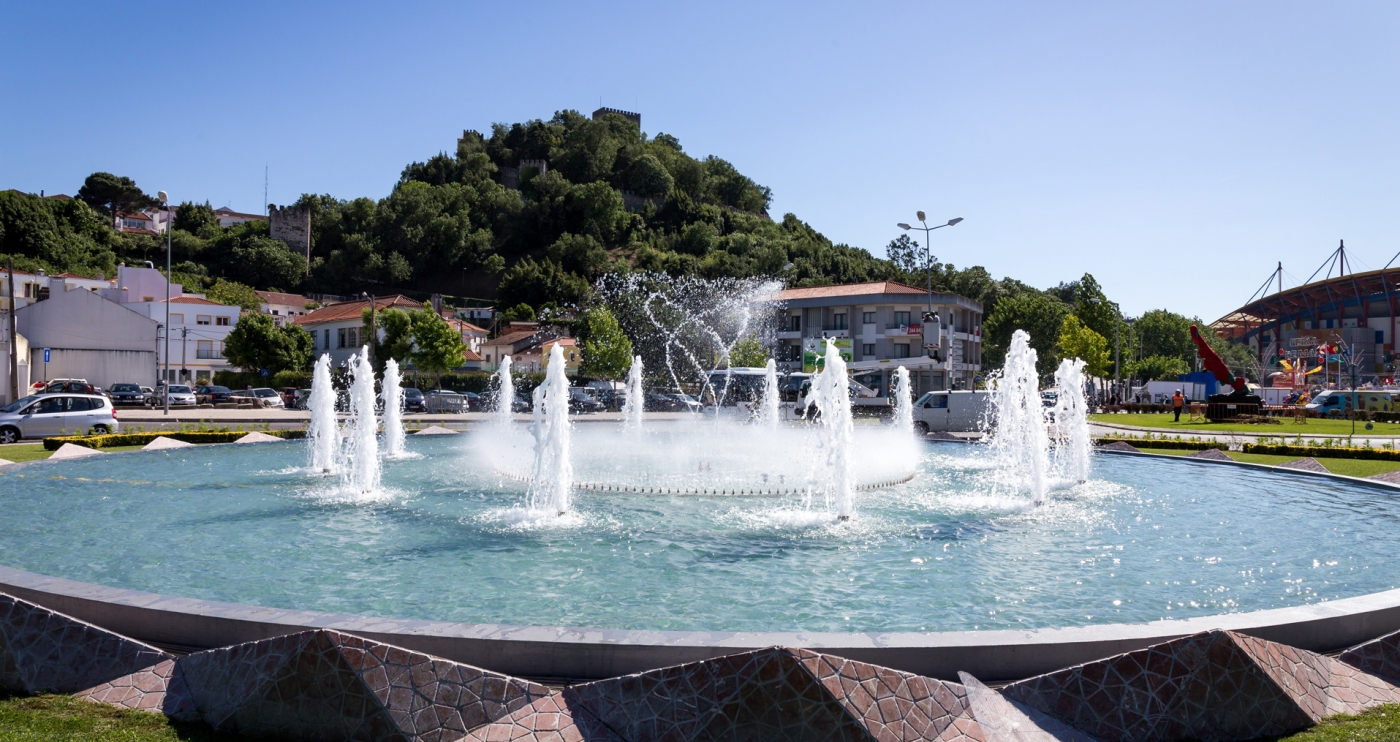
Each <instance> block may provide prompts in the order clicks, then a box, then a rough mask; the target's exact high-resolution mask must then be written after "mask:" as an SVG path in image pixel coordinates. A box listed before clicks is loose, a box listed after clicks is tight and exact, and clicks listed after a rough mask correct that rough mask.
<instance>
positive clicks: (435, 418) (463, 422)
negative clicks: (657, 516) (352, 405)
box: [117, 407, 690, 430]
mask: <svg viewBox="0 0 1400 742" xmlns="http://www.w3.org/2000/svg"><path fill="white" fill-rule="evenodd" d="M337 417H338V418H339V419H342V420H343V419H345V418H346V417H347V415H345V414H344V413H340V414H338V415H337ZM494 417H495V413H493V412H464V413H461V414H451V413H442V414H422V413H405V414H404V416H403V421H404V422H405V423H408V424H414V423H418V424H422V425H423V426H424V427H426V426H428V425H440V426H442V427H445V428H455V429H462V428H469V427H475V426H476V425H479V424H481V423H485V422H488V421H490V420H492V419H493V418H494ZM646 417H647V419H648V420H688V419H690V414H689V413H685V412H648V413H647V415H646ZM569 419H570V420H571V421H573V422H576V423H595V422H611V423H617V422H621V420H622V414H621V413H618V412H598V413H593V414H588V415H571V416H570V418H569ZM117 420H119V421H121V424H122V425H127V426H138V425H139V426H145V427H146V429H147V430H161V429H164V428H165V427H166V426H170V427H176V426H178V425H180V424H198V423H207V424H209V425H233V426H237V425H269V426H271V427H273V428H275V429H278V430H285V429H292V428H303V427H306V424H307V423H308V422H310V420H311V413H309V412H307V411H305V410H284V409H278V408H275V407H274V408H269V409H262V410H232V409H215V408H190V407H185V408H171V410H170V414H169V415H165V414H163V413H162V411H161V410H159V409H155V410H152V409H149V408H145V407H118V408H117ZM530 420H531V416H530V415H529V414H528V413H525V414H516V415H515V421H516V422H521V423H528V422H530Z"/></svg>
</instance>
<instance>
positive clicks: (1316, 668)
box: [1232, 634, 1400, 721]
mask: <svg viewBox="0 0 1400 742" xmlns="http://www.w3.org/2000/svg"><path fill="white" fill-rule="evenodd" d="M1232 636H1234V639H1235V642H1236V643H1237V644H1239V646H1240V648H1241V649H1243V650H1244V651H1246V652H1248V653H1249V655H1250V656H1251V657H1253V658H1254V661H1255V662H1256V663H1258V665H1259V666H1260V667H1261V668H1263V669H1264V672H1266V673H1268V674H1269V676H1270V677H1272V678H1273V679H1274V682H1275V683H1278V684H1279V686H1280V687H1282V688H1283V689H1284V690H1285V691H1287V692H1288V694H1289V695H1290V696H1292V697H1293V700H1294V702H1296V703H1297V704H1298V705H1299V706H1300V707H1301V708H1302V709H1303V711H1305V712H1307V714H1308V716H1310V717H1311V718H1312V720H1313V721H1321V720H1322V719H1323V718H1324V717H1327V716H1331V715H1332V714H1358V713H1360V712H1362V711H1365V710H1366V709H1368V708H1371V707H1372V706H1379V705H1380V704H1383V703H1400V688H1397V687H1396V686H1394V685H1392V684H1390V683H1388V682H1386V681H1385V680H1384V679H1382V678H1379V677H1376V676H1375V675H1372V674H1370V673H1366V672H1363V671H1361V670H1358V669H1357V668H1355V667H1352V666H1350V665H1347V664H1344V663H1342V662H1338V661H1337V660H1334V659H1332V658H1331V657H1325V656H1323V655H1320V654H1317V653H1315V652H1309V651H1307V650H1305V649H1298V648H1296V647H1290V646H1288V645H1286V644H1278V643H1276V642H1270V641H1265V640H1263V639H1256V638H1255V637H1252V636H1245V635H1244V634H1232Z"/></svg>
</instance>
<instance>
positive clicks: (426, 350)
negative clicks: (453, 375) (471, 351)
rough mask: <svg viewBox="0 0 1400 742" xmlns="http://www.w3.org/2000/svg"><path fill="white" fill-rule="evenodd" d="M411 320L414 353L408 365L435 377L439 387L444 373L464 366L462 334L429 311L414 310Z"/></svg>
mask: <svg viewBox="0 0 1400 742" xmlns="http://www.w3.org/2000/svg"><path fill="white" fill-rule="evenodd" d="M411 320H412V324H413V351H412V352H411V353H410V354H409V361H410V362H411V363H413V365H414V366H416V367H417V368H419V369H421V370H423V371H428V372H431V373H433V374H434V375H435V376H437V383H438V385H441V383H442V375H443V373H445V372H446V371H448V370H450V369H454V368H457V367H458V366H461V365H462V363H463V359H464V355H463V354H464V353H465V351H466V346H465V345H463V344H462V334H461V333H459V332H458V331H457V330H455V329H453V327H452V325H450V324H448V323H447V320H445V319H443V318H442V317H439V316H438V314H437V312H434V311H433V310H432V307H423V308H422V309H416V310H414V311H413V314H412V315H411Z"/></svg>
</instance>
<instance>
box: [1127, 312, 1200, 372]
mask: <svg viewBox="0 0 1400 742" xmlns="http://www.w3.org/2000/svg"><path fill="white" fill-rule="evenodd" d="M1134 328H1135V331H1136V332H1137V335H1138V337H1139V343H1140V345H1141V347H1142V355H1143V358H1147V357H1149V356H1165V357H1167V358H1176V359H1178V360H1180V361H1181V362H1182V364H1183V365H1191V364H1192V363H1193V362H1194V361H1195V358H1196V345H1195V343H1193V342H1191V320H1190V319H1189V318H1187V317H1183V316H1182V315H1180V314H1177V313H1176V312H1171V311H1168V310H1166V309H1154V310H1152V311H1150V312H1144V313H1143V314H1142V316H1141V317H1138V320H1137V322H1135V323H1134ZM1182 373H1185V372H1184V371H1183V372H1182Z"/></svg>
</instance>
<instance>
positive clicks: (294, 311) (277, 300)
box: [254, 291, 314, 327]
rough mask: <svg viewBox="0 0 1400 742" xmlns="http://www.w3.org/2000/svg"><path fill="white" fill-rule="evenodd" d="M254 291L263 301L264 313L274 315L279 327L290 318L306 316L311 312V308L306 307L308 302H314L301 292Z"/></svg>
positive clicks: (273, 317) (274, 320)
mask: <svg viewBox="0 0 1400 742" xmlns="http://www.w3.org/2000/svg"><path fill="white" fill-rule="evenodd" d="M254 293H256V294H257V295H258V299H259V300H261V301H262V307H261V308H262V311H263V314H270V315H272V321H273V323H274V324H276V325H277V326H278V327H281V326H282V325H285V324H287V322H288V318H295V317H304V316H306V315H307V314H310V313H311V310H310V309H307V308H306V307H307V305H308V304H314V302H312V301H311V300H310V299H308V298H306V297H305V296H302V295H301V294H284V293H281V292H277V291H257V292H254Z"/></svg>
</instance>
